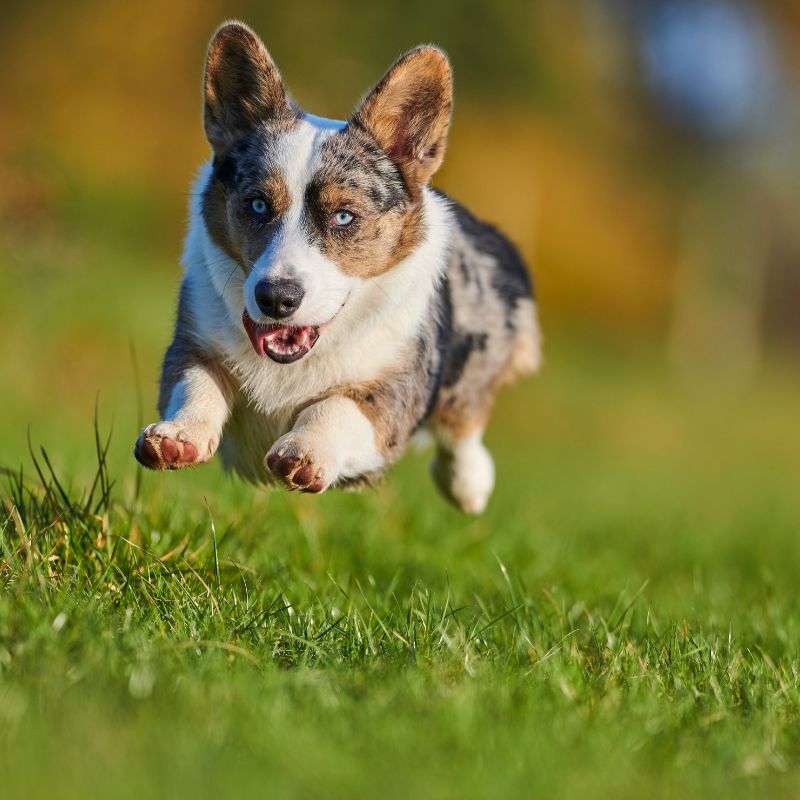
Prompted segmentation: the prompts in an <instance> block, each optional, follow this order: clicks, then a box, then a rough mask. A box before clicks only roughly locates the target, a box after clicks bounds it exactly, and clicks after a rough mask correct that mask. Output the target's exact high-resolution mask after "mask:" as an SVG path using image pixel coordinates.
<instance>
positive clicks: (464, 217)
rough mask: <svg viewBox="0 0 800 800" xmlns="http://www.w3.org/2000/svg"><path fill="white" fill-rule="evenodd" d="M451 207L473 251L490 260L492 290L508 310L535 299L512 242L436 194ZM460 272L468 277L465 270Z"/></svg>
mask: <svg viewBox="0 0 800 800" xmlns="http://www.w3.org/2000/svg"><path fill="white" fill-rule="evenodd" d="M435 191H436V193H437V194H438V195H440V196H441V197H444V198H445V199H446V200H447V201H448V203H449V204H450V208H451V209H452V211H453V214H454V216H455V219H456V223H457V224H458V226H459V227H460V228H461V230H462V231H463V232H464V233H465V234H466V235H467V236H468V237H469V238H470V240H471V241H472V244H473V246H474V247H475V249H476V250H479V251H480V252H482V253H485V254H486V255H488V256H491V257H492V258H493V259H494V260H495V262H496V264H497V269H496V270H494V271H493V272H492V278H491V280H492V288H493V289H494V290H495V291H496V292H497V294H498V295H499V296H500V297H501V298H502V300H503V302H504V303H505V304H506V305H507V306H508V307H509V308H510V309H514V308H516V305H517V302H518V301H519V300H522V299H535V296H536V295H535V292H534V287H533V281H532V279H531V275H530V273H529V272H528V269H527V267H526V266H525V262H524V261H523V260H522V256H520V254H519V251H518V250H517V248H516V247H515V246H514V245H513V244H512V243H511V241H510V240H509V239H508V238H507V237H506V236H504V235H503V234H502V233H500V231H498V230H497V228H495V227H494V226H493V225H490V224H489V223H488V222H482V221H481V220H479V219H477V218H476V217H475V216H474V215H473V214H472V213H470V212H469V211H467V209H466V208H464V206H462V205H461V204H460V203H457V202H455V201H454V200H452V199H450V198H449V197H448V196H447V195H446V194H445V193H444V192H441V191H439V190H435ZM461 268H462V269H463V270H464V275H465V278H466V277H467V267H466V265H465V264H464V263H463V262H462V265H461Z"/></svg>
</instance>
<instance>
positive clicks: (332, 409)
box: [266, 395, 385, 492]
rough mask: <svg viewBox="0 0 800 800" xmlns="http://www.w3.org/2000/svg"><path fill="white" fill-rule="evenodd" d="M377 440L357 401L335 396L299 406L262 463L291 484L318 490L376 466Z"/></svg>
mask: <svg viewBox="0 0 800 800" xmlns="http://www.w3.org/2000/svg"><path fill="white" fill-rule="evenodd" d="M375 439H376V437H375V431H374V429H373V425H372V423H371V422H370V420H369V419H368V418H367V417H366V416H365V415H364V413H363V412H362V411H361V409H360V408H359V406H358V404H357V403H356V402H355V401H353V400H351V399H350V398H348V397H342V396H339V395H336V396H333V397H329V398H327V399H325V400H322V401H320V402H318V403H315V404H314V405H312V406H309V407H308V408H306V409H305V410H303V411H302V412H301V413H300V415H299V416H298V418H297V422H296V423H295V425H294V427H293V428H292V430H290V431H289V432H288V433H287V434H285V435H283V436H281V438H280V439H278V441H277V442H275V444H274V445H273V446H272V449H271V450H270V451H269V453H267V458H266V463H267V467H268V468H269V469H270V470H271V471H272V473H273V474H274V475H275V476H276V477H277V478H278V479H279V480H281V481H282V482H283V483H284V484H285V485H286V486H287V487H288V488H289V489H299V490H300V491H304V492H322V491H325V489H327V488H328V487H329V486H331V485H333V484H335V483H340V482H342V481H344V480H346V479H348V478H357V477H359V476H361V475H365V474H368V473H370V472H374V471H376V470H379V469H380V468H381V467H382V466H383V465H384V461H385V459H384V456H383V455H382V454H381V453H380V452H379V450H378V448H377V446H376V441H375Z"/></svg>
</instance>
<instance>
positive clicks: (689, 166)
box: [0, 0, 800, 464]
mask: <svg viewBox="0 0 800 800" xmlns="http://www.w3.org/2000/svg"><path fill="white" fill-rule="evenodd" d="M0 9H2V10H0V14H1V15H2V17H1V21H0V336H1V337H2V342H3V356H2V362H0V398H2V399H1V400H0V404H1V405H0V408H2V418H1V419H0V434H1V435H0V459H2V461H3V462H4V463H7V464H8V463H10V464H15V463H17V462H19V461H21V460H22V459H24V457H25V453H26V450H27V443H26V437H27V426H28V425H29V424H30V426H31V430H32V434H33V436H34V438H35V439H36V440H37V441H44V442H47V443H49V446H50V447H51V449H54V450H56V451H61V454H62V458H63V459H65V460H66V462H67V463H68V464H69V463H70V460H71V458H72V456H71V453H72V452H73V451H74V448H72V447H71V446H69V443H78V442H81V441H83V440H84V439H85V438H86V436H87V434H88V433H89V432H90V430H91V424H92V416H93V413H94V408H95V405H96V404H98V405H99V408H100V411H101V416H103V417H104V419H105V420H106V421H108V420H110V419H111V418H112V417H113V420H114V424H115V430H116V433H115V440H114V448H115V449H114V452H115V453H118V455H119V458H120V461H122V458H123V457H125V458H127V451H128V447H129V444H130V441H132V437H133V435H134V433H135V429H136V425H137V424H138V422H139V418H140V417H142V415H143V417H142V418H143V419H144V421H149V420H150V419H151V418H152V417H153V414H154V410H153V409H154V398H155V388H154V383H155V377H156V374H157V369H158V363H159V359H160V356H161V353H162V352H163V348H164V346H165V345H166V343H167V342H168V339H169V332H170V327H171V323H172V314H173V306H174V297H175V290H176V287H177V283H178V280H179V274H180V273H179V267H178V262H179V257H180V250H181V240H182V236H183V232H184V225H185V219H186V204H187V196H188V191H189V185H190V181H191V179H192V176H193V173H194V171H195V169H196V168H197V166H198V164H199V163H200V162H201V161H202V160H203V159H204V158H205V157H206V156H207V154H208V146H207V144H206V142H205V140H204V138H203V133H202V128H201V123H200V110H201V94H200V80H201V72H202V63H203V56H204V51H205V46H206V43H207V40H208V37H209V35H210V33H211V32H212V31H213V29H214V28H215V27H216V25H217V24H218V23H219V22H220V21H221V20H223V19H225V18H230V17H239V18H242V19H244V20H246V21H248V22H249V23H251V24H252V25H253V26H254V27H255V28H256V29H257V30H258V31H259V32H260V34H261V35H262V37H263V38H264V39H265V41H266V42H267V44H268V46H269V48H270V50H271V52H272V53H273V56H274V58H275V59H276V61H277V63H278V65H279V66H280V68H281V69H282V72H283V74H284V77H285V79H286V81H287V83H288V86H289V88H290V90H291V92H292V93H293V94H294V96H295V97H296V98H297V99H298V100H299V102H300V103H301V104H302V105H303V106H304V107H305V108H306V109H308V110H311V111H313V112H315V113H318V114H322V115H327V116H333V117H345V116H346V115H347V114H348V113H349V111H350V110H351V109H352V108H353V107H354V105H355V103H356V102H357V100H358V99H359V97H360V95H361V94H362V93H363V92H364V91H366V90H367V89H368V87H369V86H370V85H371V84H372V83H373V82H374V81H375V80H376V79H377V78H378V77H379V76H380V75H381V74H382V72H383V70H384V69H385V68H386V66H387V65H388V64H389V63H390V62H391V61H392V60H393V59H394V58H395V57H396V56H397V55H398V54H399V53H401V52H403V51H404V50H405V49H407V48H409V47H411V46H413V45H415V44H417V43H419V42H426V41H434V42H436V43H437V44H439V45H441V46H442V47H444V48H445V49H446V50H447V51H448V52H449V54H450V56H451V58H452V61H453V64H454V68H455V76H456V98H457V105H456V110H455V116H454V122H453V129H452V136H451V139H450V145H449V152H448V155H447V159H446V162H445V166H444V168H443V169H442V171H441V172H440V173H439V174H438V175H437V176H436V178H435V183H436V184H437V185H439V186H441V187H442V188H444V189H445V190H447V191H448V192H450V193H451V194H452V195H453V196H455V197H456V198H458V199H459V200H461V201H462V202H464V203H466V204H467V205H468V206H470V207H471V208H473V209H474V210H475V211H476V212H477V213H478V214H479V215H481V216H483V217H485V218H487V219H489V220H491V221H494V222H497V223H499V224H500V225H501V227H502V228H503V229H504V230H505V231H506V232H507V233H508V234H509V235H510V236H511V237H512V238H513V239H514V240H515V241H516V243H517V244H518V245H519V246H520V248H521V249H522V251H523V252H524V254H525V256H526V257H527V259H528V261H529V263H530V264H531V265H532V267H533V270H534V273H535V276H536V283H537V290H538V294H539V298H540V306H541V316H542V320H543V324H544V327H545V333H546V337H547V343H548V370H549V371H550V374H552V375H553V380H554V381H556V380H557V379H558V376H559V375H560V374H561V373H560V372H559V370H560V369H562V367H563V365H567V368H572V367H570V366H569V365H575V364H577V363H579V361H578V360H576V355H575V353H576V351H577V353H578V354H579V356H580V357H585V361H586V364H585V365H584V366H582V367H581V368H580V370H583V371H584V373H585V374H586V375H588V376H589V377H590V378H591V377H592V376H593V375H595V376H599V375H601V374H602V373H603V372H606V371H611V372H612V373H613V372H614V370H615V365H618V364H619V362H620V360H624V359H625V358H626V357H627V356H630V355H631V354H632V353H636V358H638V359H639V362H640V363H641V364H643V365H650V366H654V367H655V368H657V369H662V368H663V370H664V371H665V374H668V375H669V376H670V380H671V381H673V380H674V381H675V382H677V383H680V385H682V386H684V387H686V391H687V392H688V393H689V394H691V393H692V392H700V393H702V394H707V393H708V392H711V393H712V395H713V397H714V398H715V399H718V400H719V403H720V404H725V403H728V402H729V400H730V398H731V397H737V396H741V395H742V393H746V392H748V391H752V390H753V387H761V389H763V391H765V392H767V393H768V394H769V396H770V397H777V394H776V393H780V392H781V391H783V392H789V393H793V392H794V391H795V390H796V383H795V375H794V371H793V370H794V365H795V364H796V362H797V356H798V350H799V349H800V308H799V304H800V271H799V270H798V256H800V224H798V223H800V188H798V187H800V157H799V156H798V145H797V142H798V133H799V132H800V119H799V118H798V114H797V108H798V102H797V101H798V92H800V63H799V62H798V60H797V56H796V53H797V52H798V48H797V43H798V39H799V38H800V9H799V8H798V6H797V4H796V3H794V2H792V1H791V0H785V1H784V2H779V1H778V0H774V1H773V2H769V3H757V2H741V3H739V2H718V1H717V0H714V1H712V2H703V1H701V0H698V1H697V2H683V1H682V0H649V1H648V0H574V2H570V3H564V2H558V0H552V1H550V2H547V1H543V2H518V1H516V0H508V1H505V0H504V2H498V3H485V2H464V1H463V0H458V2H457V1H456V0H436V2H431V0H407V2H402V3H349V2H335V1H333V0H324V1H321V0H306V1H304V2H298V3H282V2H269V1H268V0H261V2H214V1H213V0H211V1H209V2H204V3H202V4H198V3H188V2H179V1H173V2H169V3H163V2H156V1H155V0H140V2H138V3H136V4H133V5H131V4H121V3H112V2H101V1H100V0H95V1H92V0H83V1H82V2H75V3H69V4H66V3H58V2H47V1H46V0H29V1H28V2H26V3H3V4H2V6H0ZM580 363H583V362H580ZM575 369H576V371H577V368H575ZM548 370H546V371H545V373H544V377H543V378H542V381H541V385H543V386H544V387H546V386H547V380H548V379H547V375H548ZM587 370H588V371H587ZM137 371H138V375H139V378H138V379H137V378H136V377H135V376H136V373H137ZM770 376H771V377H770ZM776 376H777V377H776ZM137 380H138V384H137ZM625 380H627V379H625ZM643 380H646V379H643ZM770 380H771V381H772V383H769V381H770ZM137 385H138V386H139V388H138V389H137ZM591 385H592V384H591V381H590V386H591ZM765 387H766V388H765ZM769 387H772V388H769ZM776 387H779V388H776ZM624 389H625V387H624V384H623V385H621V386H620V391H621V392H622V393H623V394H624ZM544 391H545V392H546V391H547V390H546V388H545V389H544ZM530 396H531V397H535V395H533V394H532V395H530ZM544 396H545V397H546V394H545V395H544ZM792 396H793V395H792ZM715 401H716V400H715ZM532 402H535V401H532ZM759 402H760V401H759ZM139 406H141V411H140V410H139ZM523 406H524V404H523ZM554 407H555V406H554ZM527 411H528V409H527V407H525V412H524V413H527ZM532 413H533V412H532ZM598 424H603V423H602V421H601V420H598ZM656 432H657V431H656ZM643 446H644V445H643ZM117 448H119V449H118V450H117ZM73 460H74V461H75V463H76V464H77V463H79V462H80V458H78V457H76V459H73Z"/></svg>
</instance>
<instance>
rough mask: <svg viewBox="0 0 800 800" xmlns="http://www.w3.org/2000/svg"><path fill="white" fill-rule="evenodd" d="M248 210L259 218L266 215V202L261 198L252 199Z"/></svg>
mask: <svg viewBox="0 0 800 800" xmlns="http://www.w3.org/2000/svg"><path fill="white" fill-rule="evenodd" d="M250 208H252V209H253V211H254V212H255V213H256V214H258V215H259V216H261V215H262V214H266V213H267V201H266V200H264V199H262V198H261V197H254V198H253V199H252V200H251V201H250Z"/></svg>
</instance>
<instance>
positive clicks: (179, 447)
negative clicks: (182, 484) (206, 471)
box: [133, 422, 218, 470]
mask: <svg viewBox="0 0 800 800" xmlns="http://www.w3.org/2000/svg"><path fill="white" fill-rule="evenodd" d="M217 444H218V441H217V440H216V439H215V438H214V437H212V436H210V435H209V433H208V432H207V431H205V430H204V429H203V428H202V427H201V426H187V425H183V426H182V425H180V424H179V423H177V422H156V423H155V424H153V425H148V426H147V427H146V428H145V429H144V430H143V431H142V432H141V434H140V436H139V438H138V439H137V440H136V446H135V447H134V448H133V455H134V456H135V457H136V460H137V461H138V462H139V463H140V464H141V465H142V466H145V467H147V468H148V469H156V470H165V469H183V468H184V467H193V466H195V464H202V463H203V462H204V461H208V460H209V459H210V458H211V457H212V456H213V455H214V453H215V452H216V449H217Z"/></svg>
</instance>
